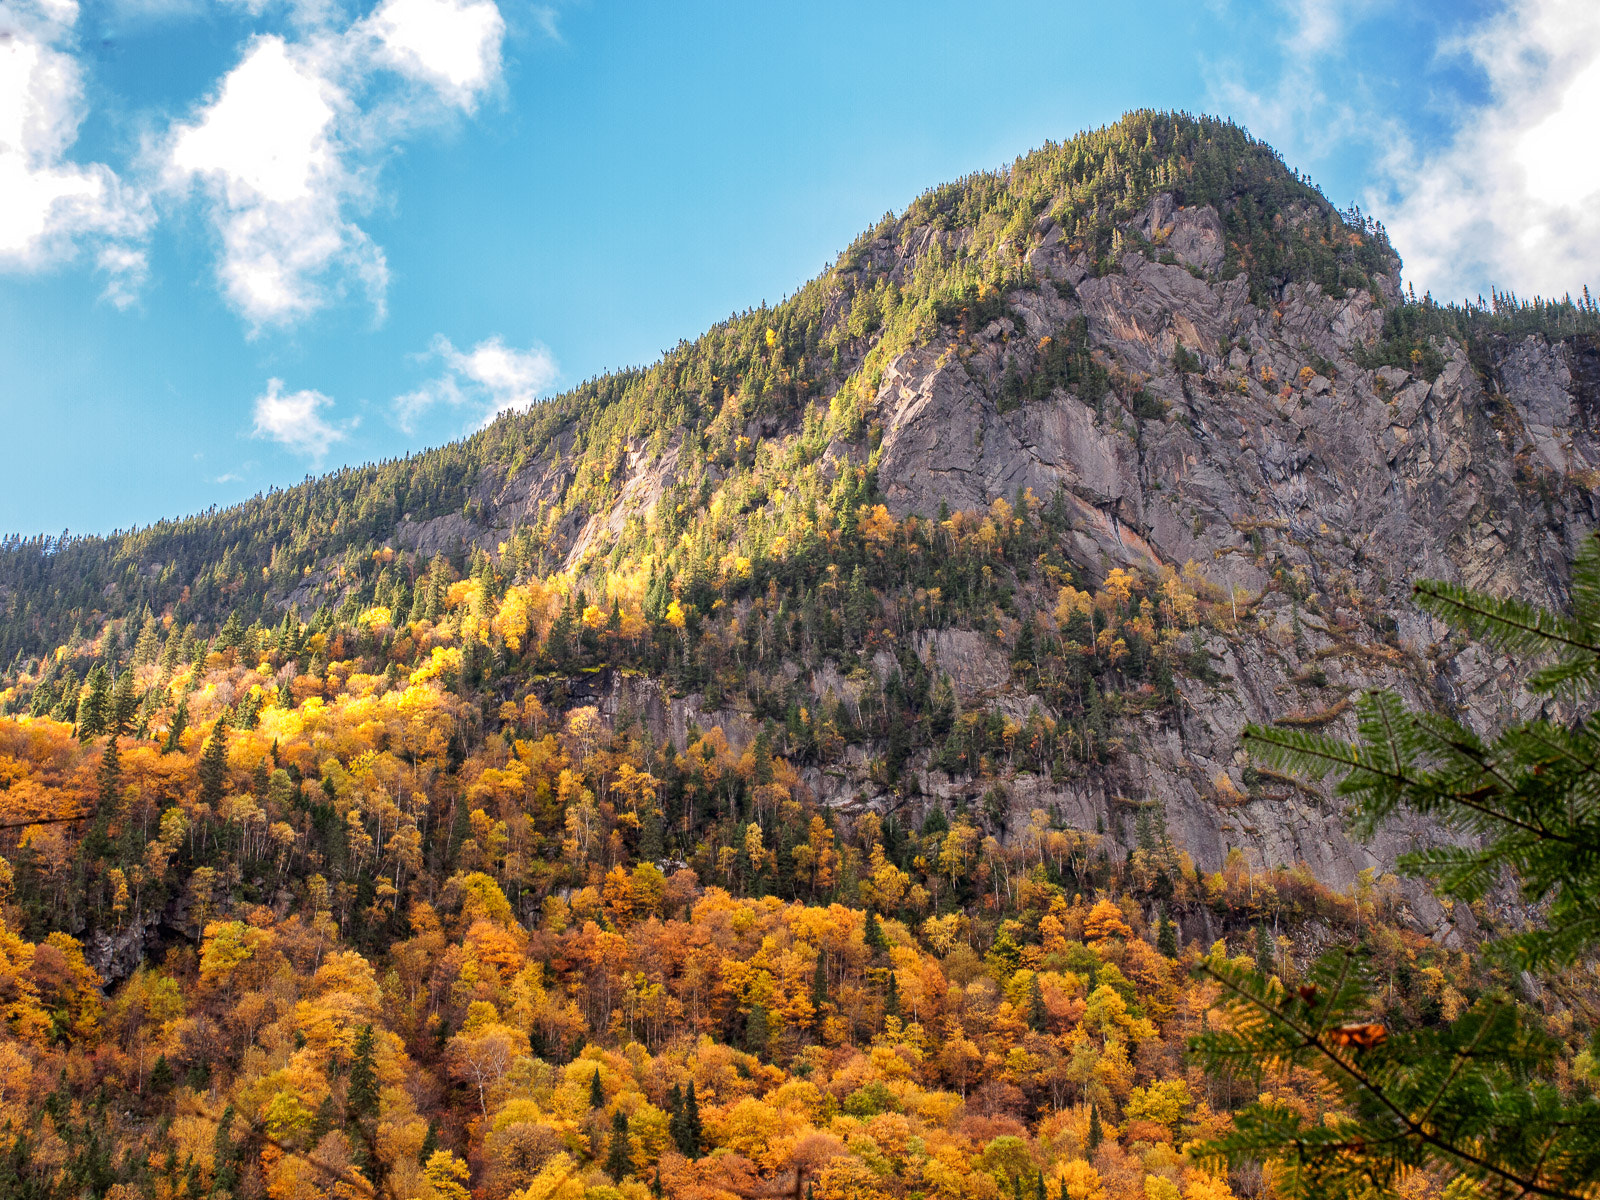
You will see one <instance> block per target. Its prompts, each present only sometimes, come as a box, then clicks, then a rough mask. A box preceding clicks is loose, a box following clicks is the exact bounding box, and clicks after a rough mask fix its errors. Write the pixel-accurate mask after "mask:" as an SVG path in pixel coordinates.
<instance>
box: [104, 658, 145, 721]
mask: <svg viewBox="0 0 1600 1200" xmlns="http://www.w3.org/2000/svg"><path fill="white" fill-rule="evenodd" d="M138 711H139V693H138V690H137V687H136V680H135V679H134V673H133V668H131V667H124V668H123V669H122V671H121V673H120V674H118V676H117V682H116V685H115V686H114V687H113V688H112V689H111V703H110V708H109V712H108V716H107V720H106V728H107V729H108V730H110V731H111V733H112V734H114V735H116V736H119V737H120V736H121V735H122V734H124V733H127V732H128V726H129V724H131V723H132V721H133V717H134V714H135V713H136V712H138Z"/></svg>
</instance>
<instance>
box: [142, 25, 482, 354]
mask: <svg viewBox="0 0 1600 1200" xmlns="http://www.w3.org/2000/svg"><path fill="white" fill-rule="evenodd" d="M297 11H299V12H300V20H301V21H302V22H304V23H305V24H306V25H307V26H308V28H306V29H305V30H303V31H302V33H301V34H300V35H299V36H297V37H296V38H295V39H293V40H290V39H286V38H285V37H282V36H277V35H272V36H264V37H260V38H257V39H256V40H255V41H254V42H253V43H251V45H250V46H249V47H247V49H246V50H245V53H244V56H243V58H242V59H241V61H240V62H239V64H238V65H237V66H236V67H234V68H233V70H232V71H230V72H229V73H228V75H227V76H226V77H225V78H224V79H223V80H222V82H221V84H220V86H219V87H218V88H217V90H216V93H215V95H214V96H213V97H212V98H211V99H210V100H209V102H208V103H206V104H205V105H203V106H202V107H201V108H200V109H199V111H198V112H197V113H196V114H195V115H194V118H193V119H192V120H190V121H186V122H183V123H180V124H178V125H176V126H175V127H174V129H173V131H172V134H171V136H170V137H169V139H168V140H167V144H166V148H165V163H164V166H165V172H164V179H165V184H166V186H167V188H168V190H169V191H171V192H177V193H184V192H188V191H190V190H191V189H192V190H194V191H197V192H198V193H199V194H200V195H201V196H202V197H203V203H204V204H205V205H206V207H207V209H208V211H209V215H210V218H211V220H212V222H213V224H214V226H215V228H216V231H217V235H218V240H219V243H220V250H221V253H220V261H219V264H218V278H219V281H220V283H221V285H222V288H223V291H224V293H225V294H226V295H227V297H228V299H229V300H230V302H231V303H232V304H233V305H234V307H235V308H237V309H238V311H239V312H240V313H241V314H242V315H243V316H244V317H245V319H246V320H247V321H249V322H250V323H251V324H252V325H253V326H255V327H257V328H260V327H263V326H269V325H284V324H289V323H291V322H293V321H296V320H298V319H300V318H303V317H305V316H306V315H308V314H309V313H311V312H314V311H315V310H317V309H318V308H320V307H322V306H323V305H325V304H326V303H328V302H329V300H330V299H331V298H333V297H335V296H337V295H339V294H340V293H341V292H343V291H344V290H345V289H346V288H347V287H348V286H349V285H350V284H352V283H354V284H357V285H359V286H360V287H361V288H362V289H363V290H364V291H365V293H366V294H367V296H368V297H369V299H370V300H371V302H372V303H373V305H374V307H375V308H376V309H377V310H378V312H379V313H380V315H381V313H382V310H383V296H384V291H385V288H386V285H387V282H388V269H387V265H386V263H385V261H384V256H383V252H382V250H381V249H380V248H379V247H378V246H377V245H375V244H374V243H373V241H372V239H371V238H370V237H369V236H368V235H367V234H366V233H365V231H363V230H362V229H361V227H360V225H359V224H358V220H359V217H360V215H361V213H362V212H363V211H364V210H365V209H366V208H367V207H368V206H370V204H371V203H372V202H373V200H374V199H375V196H376V185H375V179H376V175H377V170H378V164H379V162H380V160H381V158H382V156H383V154H384V153H385V151H386V150H388V149H389V148H390V147H391V146H392V145H393V144H394V143H395V142H396V141H397V140H398V139H400V138H402V137H404V136H406V135H407V134H408V133H411V132H413V131H414V130H416V129H417V128H418V127H420V126H423V125H427V124H430V123H434V122H437V121H438V120H440V119H442V118H443V117H444V116H445V115H446V114H447V113H448V112H450V111H464V112H465V111H471V110H472V109H473V108H474V107H475V105H476V104H477V102H478V100H479V99H480V98H481V97H482V96H483V95H484V94H485V93H486V92H487V91H489V90H490V89H491V88H492V87H494V86H495V85H496V84H497V82H498V80H499V78H500V46H501V40H502V38H503V35H504V32H505V25H504V22H503V20H502V19H501V17H500V12H499V9H498V8H497V7H496V6H495V5H494V4H493V3H491V2H490V0H467V2H465V3H458V2H456V0H385V2H384V3H382V4H380V5H379V6H378V7H377V8H376V9H375V10H373V11H372V12H371V13H369V14H368V15H367V16H365V17H363V18H361V19H359V20H356V21H354V22H352V23H350V24H348V25H346V26H344V27H342V28H339V27H330V26H327V25H322V24H318V21H319V17H318V15H317V14H318V13H319V12H321V10H320V9H318V8H316V7H314V6H313V7H309V8H308V7H304V6H302V8H301V9H299V10H297Z"/></svg>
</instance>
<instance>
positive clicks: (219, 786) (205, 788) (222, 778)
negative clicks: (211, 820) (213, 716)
mask: <svg viewBox="0 0 1600 1200" xmlns="http://www.w3.org/2000/svg"><path fill="white" fill-rule="evenodd" d="M198 774H199V776H200V803H201V804H204V805H207V806H209V807H210V808H211V810H212V811H213V812H215V811H216V806H217V805H218V804H219V803H220V802H221V801H222V791H223V787H224V785H226V784H227V782H228V719H227V713H226V712H224V713H223V715H222V716H220V717H218V718H217V723H216V724H215V725H213V726H212V727H211V736H210V737H209V738H207V739H206V745H205V749H204V750H202V751H201V752H200V767H199V770H198Z"/></svg>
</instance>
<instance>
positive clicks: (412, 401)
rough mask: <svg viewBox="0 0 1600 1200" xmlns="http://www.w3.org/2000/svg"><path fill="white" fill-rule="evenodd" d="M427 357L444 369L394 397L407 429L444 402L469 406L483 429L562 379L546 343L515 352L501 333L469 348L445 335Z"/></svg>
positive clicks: (399, 417) (397, 416)
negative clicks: (413, 388) (460, 346)
mask: <svg viewBox="0 0 1600 1200" xmlns="http://www.w3.org/2000/svg"><path fill="white" fill-rule="evenodd" d="M422 358H423V359H424V360H428V359H432V358H438V359H441V360H442V361H443V363H444V366H445V371H444V374H442V375H440V376H438V377H437V378H434V379H431V380H429V381H428V382H427V383H425V384H423V385H422V386H421V387H420V388H418V389H416V390H415V391H412V392H407V393H406V394H405V395H403V396H398V397H396V398H395V401H394V413H395V421H396V423H397V424H398V425H399V426H400V428H401V429H403V430H405V431H406V432H407V433H411V432H414V431H415V429H416V422H417V419H418V418H419V417H421V416H422V415H423V414H424V413H426V412H428V411H429V410H430V409H433V408H435V407H438V406H439V405H445V406H448V407H451V408H457V409H466V410H468V411H469V412H471V413H472V414H473V416H474V417H475V419H476V420H475V423H476V424H477V426H478V427H479V428H482V427H483V426H485V425H487V424H489V422H491V421H493V420H494V419H495V418H496V417H498V416H499V415H500V414H501V413H503V412H509V411H512V410H517V409H525V408H527V407H528V406H529V405H531V404H532V403H533V402H534V401H535V400H537V399H538V397H539V394H540V393H541V392H544V391H546V390H547V389H548V388H549V387H550V386H551V385H552V384H554V383H555V382H556V380H557V379H558V378H559V377H560V369H559V368H558V367H557V366H556V361H555V359H554V358H553V357H552V356H551V354H550V352H549V351H548V350H546V349H545V348H544V347H543V346H533V347H530V348H529V349H527V350H515V349H512V348H511V347H510V346H507V345H506V344H505V342H504V340H503V339H502V338H501V337H500V336H499V335H498V334H496V335H495V336H494V337H490V338H486V339H484V340H483V341H481V342H479V343H478V344H477V345H476V346H474V347H473V348H472V349H471V350H466V351H462V350H458V349H456V347H455V345H454V344H453V343H452V342H451V341H450V339H449V338H447V337H444V336H443V335H440V336H438V337H435V338H434V339H433V346H432V349H431V350H430V351H429V353H428V354H425V355H423V356H422Z"/></svg>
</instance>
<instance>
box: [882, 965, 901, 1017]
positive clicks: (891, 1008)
mask: <svg viewBox="0 0 1600 1200" xmlns="http://www.w3.org/2000/svg"><path fill="white" fill-rule="evenodd" d="M883 1015H884V1016H886V1017H898V1016H899V1015H900V980H899V976H898V975H897V974H896V973H895V972H894V971H890V972H889V983H888V986H886V987H885V988H884V989H883Z"/></svg>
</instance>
